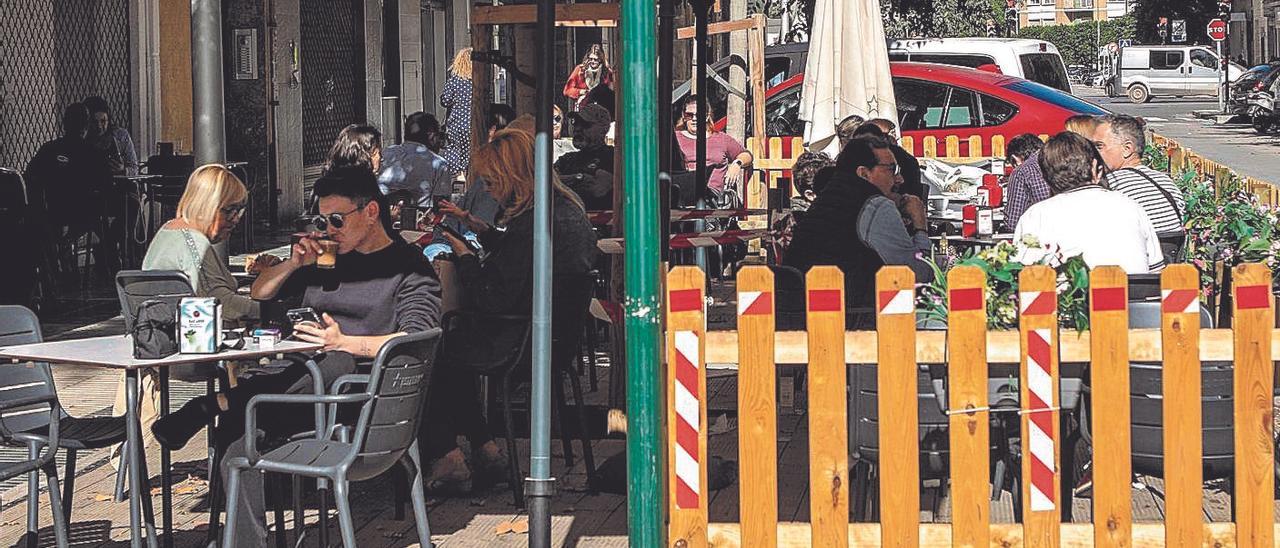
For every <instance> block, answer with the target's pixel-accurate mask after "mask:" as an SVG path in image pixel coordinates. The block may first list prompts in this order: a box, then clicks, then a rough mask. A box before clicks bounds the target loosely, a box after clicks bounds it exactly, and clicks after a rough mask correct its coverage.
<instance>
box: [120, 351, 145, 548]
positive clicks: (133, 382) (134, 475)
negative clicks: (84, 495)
mask: <svg viewBox="0 0 1280 548" xmlns="http://www.w3.org/2000/svg"><path fill="white" fill-rule="evenodd" d="M124 397H125V433H126V434H127V436H128V441H126V442H125V445H126V447H125V449H124V450H125V451H129V452H130V453H131V454H130V455H129V458H128V459H126V460H127V461H128V463H129V472H128V476H129V545H130V546H131V547H132V548H141V547H142V496H141V494H142V479H141V474H142V467H141V466H138V455H139V454H141V453H142V451H138V450H137V449H138V448H139V447H141V445H142V425H141V424H139V423H138V371H137V370H136V369H130V370H127V371H125V373H124Z"/></svg>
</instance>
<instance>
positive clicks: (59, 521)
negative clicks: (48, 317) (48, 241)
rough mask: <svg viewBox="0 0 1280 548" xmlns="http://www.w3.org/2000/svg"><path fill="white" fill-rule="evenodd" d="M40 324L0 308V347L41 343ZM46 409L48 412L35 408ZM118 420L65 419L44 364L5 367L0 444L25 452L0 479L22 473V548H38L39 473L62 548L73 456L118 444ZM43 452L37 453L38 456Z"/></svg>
mask: <svg viewBox="0 0 1280 548" xmlns="http://www.w3.org/2000/svg"><path fill="white" fill-rule="evenodd" d="M43 340H44V337H43V336H42V335H41V332H40V320H39V319H37V318H36V315H35V313H33V312H31V310H30V309H28V308H26V307H23V306H13V305H6V306H0V346H11V345H19V344H33V343H39V342H43ZM44 406H47V407H48V411H43V410H42V409H41V407H44ZM124 439H125V425H124V419H123V418H122V417H91V418H79V417H73V416H71V415H68V414H67V412H66V411H65V410H63V409H62V405H61V404H59V403H58V393H57V390H56V389H55V387H54V384H53V374H52V372H50V370H49V364H46V363H37V364H19V365H11V366H7V367H5V369H4V374H3V375H0V442H3V443H4V444H5V445H9V446H17V447H26V448H27V455H28V460H25V461H21V462H18V463H14V464H7V465H0V478H2V479H8V478H13V477H17V476H20V475H23V474H28V475H29V477H28V480H27V481H28V487H27V534H26V538H27V540H28V544H27V545H28V546H36V545H38V544H39V530H40V520H39V507H40V484H39V478H38V476H37V472H38V471H43V472H44V474H45V477H46V481H47V482H48V487H49V501H50V502H51V507H52V508H51V509H52V511H53V520H54V534H55V536H56V537H57V544H58V546H60V547H62V546H66V545H67V538H66V536H67V524H68V523H69V522H70V519H71V496H72V494H73V493H74V491H75V476H76V452H77V451H83V450H89V449H99V448H103V447H108V446H111V445H114V444H117V443H120V442H122V441H124ZM59 448H61V449H65V450H66V452H67V453H66V458H67V464H66V470H67V471H66V474H67V476H66V485H65V486H64V488H63V489H64V491H63V492H62V493H59V490H58V469H57V463H56V462H55V460H54V455H55V453H56V452H57V450H58V449H59ZM42 450H43V451H42Z"/></svg>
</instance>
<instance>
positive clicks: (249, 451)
mask: <svg viewBox="0 0 1280 548" xmlns="http://www.w3.org/2000/svg"><path fill="white" fill-rule="evenodd" d="M368 399H369V395H368V394H328V395H318V396H317V395H312V394H258V395H257V396H254V397H253V398H251V399H250V400H249V405H247V406H245V411H244V447H245V455H246V456H247V457H248V458H249V462H250V463H257V462H258V460H259V459H260V458H262V455H259V454H258V448H257V445H258V413H257V408H258V406H259V405H261V404H264V403H286V404H314V405H315V406H316V408H317V409H320V410H323V409H324V404H327V403H334V404H338V403H359V402H362V401H367V400H368ZM323 420H324V419H323V417H319V418H318V421H319V422H320V428H318V429H317V438H320V434H321V433H323V432H324V430H325V429H324V422H323Z"/></svg>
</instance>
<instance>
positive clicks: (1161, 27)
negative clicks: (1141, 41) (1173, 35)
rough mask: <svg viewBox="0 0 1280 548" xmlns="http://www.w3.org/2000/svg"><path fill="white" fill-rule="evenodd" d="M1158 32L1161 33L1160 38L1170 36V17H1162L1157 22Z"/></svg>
mask: <svg viewBox="0 0 1280 548" xmlns="http://www.w3.org/2000/svg"><path fill="white" fill-rule="evenodd" d="M1156 34H1159V35H1160V39H1161V40H1162V41H1163V40H1164V38H1165V37H1166V36H1169V18H1168V17H1161V18H1160V19H1159V20H1158V21H1157V22H1156Z"/></svg>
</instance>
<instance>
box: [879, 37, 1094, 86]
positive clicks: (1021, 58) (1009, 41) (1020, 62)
mask: <svg viewBox="0 0 1280 548" xmlns="http://www.w3.org/2000/svg"><path fill="white" fill-rule="evenodd" d="M889 60H890V61H912V62H916V63H939V64H943V65H957V66H962V67H969V68H976V69H982V70H988V71H992V72H997V73H999V74H1006V75H1009V76H1017V77H1019V78H1026V79H1027V80H1031V81H1032V82H1039V83H1041V84H1044V85H1046V86H1049V87H1051V88H1057V89H1060V90H1062V91H1065V92H1067V93H1071V81H1070V78H1069V76H1068V74H1067V67H1066V65H1065V64H1064V63H1063V62H1062V56H1061V55H1059V54H1058V48H1057V47H1056V46H1054V45H1053V44H1050V43H1049V42H1045V41H1044V40H1031V39H1027V38H912V39H901V40H891V41H890V42H889Z"/></svg>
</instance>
